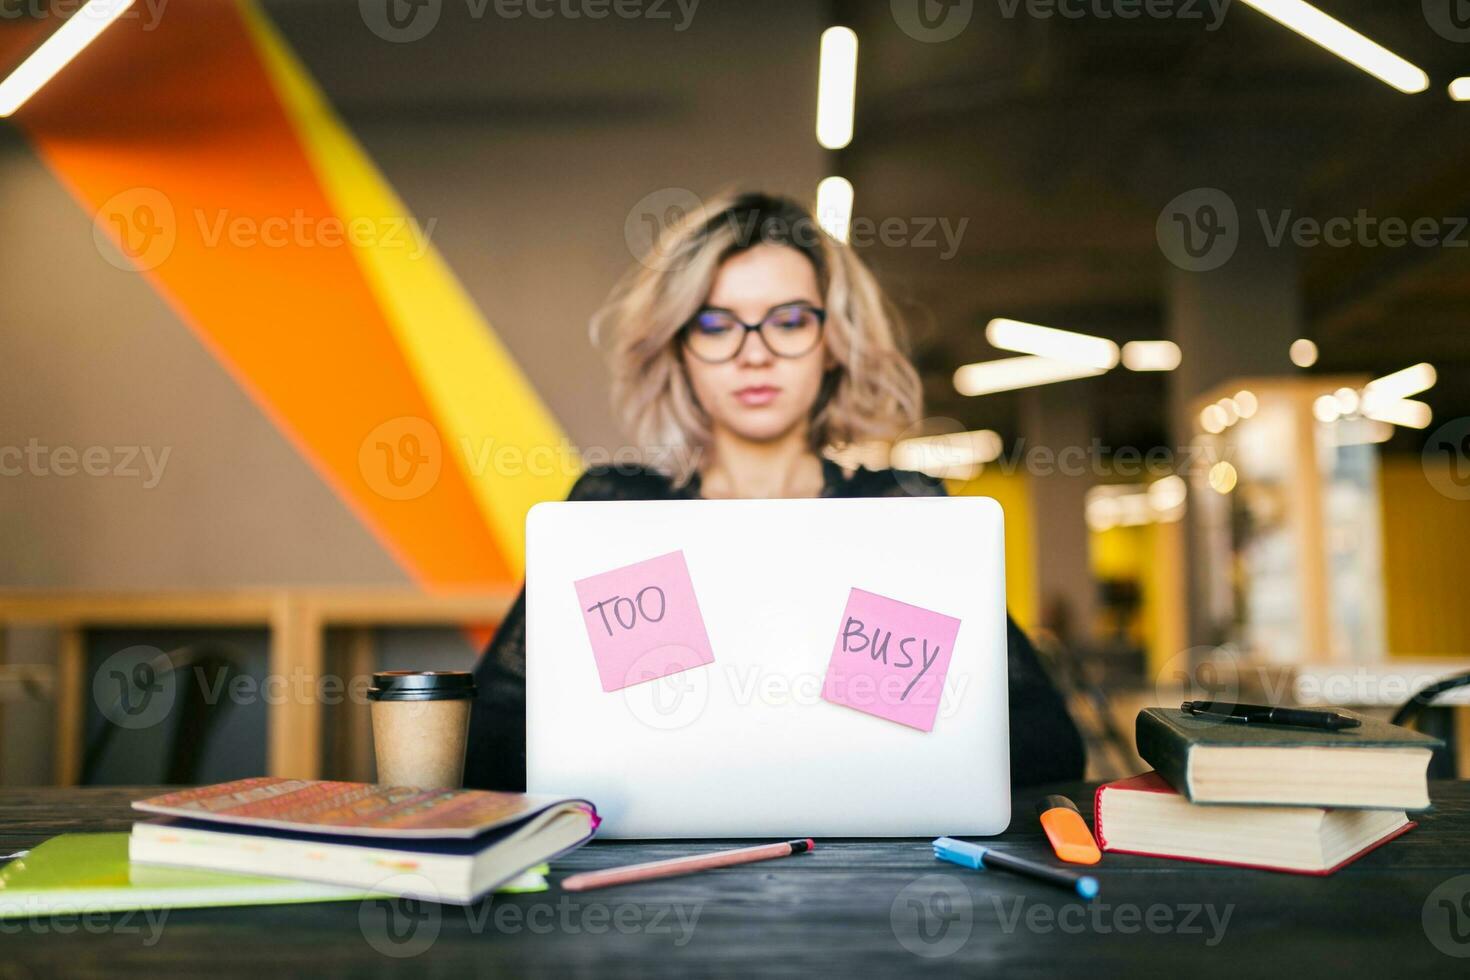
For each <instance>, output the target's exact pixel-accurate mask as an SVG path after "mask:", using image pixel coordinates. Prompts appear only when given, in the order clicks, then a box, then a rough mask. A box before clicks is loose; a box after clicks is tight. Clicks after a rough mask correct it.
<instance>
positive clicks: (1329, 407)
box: [1312, 395, 1342, 423]
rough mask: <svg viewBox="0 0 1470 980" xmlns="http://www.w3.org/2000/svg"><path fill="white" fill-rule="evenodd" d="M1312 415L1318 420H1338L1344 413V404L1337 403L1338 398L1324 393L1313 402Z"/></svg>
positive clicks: (1328, 421) (1326, 421)
mask: <svg viewBox="0 0 1470 980" xmlns="http://www.w3.org/2000/svg"><path fill="white" fill-rule="evenodd" d="M1312 415H1313V416H1314V417H1315V418H1316V419H1317V421H1318V422H1324V423H1332V422H1336V421H1337V419H1338V417H1339V416H1340V415H1342V406H1341V405H1339V404H1337V399H1336V398H1334V397H1332V396H1331V395H1322V396H1321V397H1319V398H1318V399H1317V400H1316V401H1314V402H1312Z"/></svg>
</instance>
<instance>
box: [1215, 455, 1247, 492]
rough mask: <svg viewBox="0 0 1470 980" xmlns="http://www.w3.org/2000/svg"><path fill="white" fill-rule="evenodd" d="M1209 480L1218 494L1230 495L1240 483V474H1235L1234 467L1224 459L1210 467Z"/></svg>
mask: <svg viewBox="0 0 1470 980" xmlns="http://www.w3.org/2000/svg"><path fill="white" fill-rule="evenodd" d="M1209 480H1210V487H1211V489H1213V490H1214V491H1215V492H1216V493H1229V492H1230V491H1232V490H1234V489H1235V485H1236V483H1238V482H1240V474H1239V473H1237V472H1235V467H1234V466H1232V465H1230V464H1229V463H1228V462H1226V461H1225V460H1223V459H1222V460H1220V462H1218V463H1216V464H1215V465H1214V466H1211V467H1210V476H1209Z"/></svg>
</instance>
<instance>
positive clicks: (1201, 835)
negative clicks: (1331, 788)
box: [1093, 772, 1415, 875]
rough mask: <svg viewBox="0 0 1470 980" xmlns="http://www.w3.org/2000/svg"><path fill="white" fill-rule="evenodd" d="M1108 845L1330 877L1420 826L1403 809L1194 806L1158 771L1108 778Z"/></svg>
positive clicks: (1103, 843)
mask: <svg viewBox="0 0 1470 980" xmlns="http://www.w3.org/2000/svg"><path fill="white" fill-rule="evenodd" d="M1093 815H1094V826H1095V828H1096V832H1097V843H1098V846H1099V847H1101V848H1102V849H1103V850H1104V851H1118V852H1121V853H1124V854H1143V855H1146V856H1149V857H1163V858H1177V859H1180V860H1186V861H1204V862H1207V863H1211V864H1232V865H1239V866H1241V867H1247V868H1264V869H1267V870H1270V871H1291V872H1295V873H1296V874H1311V875H1328V874H1331V873H1332V872H1334V871H1336V870H1337V869H1338V868H1341V867H1343V866H1344V865H1347V864H1351V863H1352V862H1354V861H1356V860H1357V859H1358V858H1360V857H1362V856H1363V855H1364V854H1367V853H1368V852H1369V851H1371V850H1373V849H1374V848H1376V847H1378V846H1380V845H1382V844H1385V843H1387V842H1388V841H1391V840H1393V839H1394V838H1395V837H1397V836H1399V835H1400V834H1402V833H1405V832H1406V831H1408V830H1410V829H1411V828H1413V827H1414V826H1415V824H1414V823H1413V821H1411V820H1409V818H1408V816H1407V815H1405V814H1404V813H1403V811H1393V810H1341V809H1339V810H1331V809H1327V808H1325V807H1295V806H1292V807H1288V806H1195V805H1194V804H1193V803H1190V802H1189V801H1188V800H1186V799H1185V798H1184V797H1183V796H1181V795H1179V793H1177V792H1175V790H1174V788H1173V787H1172V786H1170V785H1169V784H1168V783H1167V782H1165V781H1164V779H1163V777H1162V776H1160V775H1159V774H1158V773H1156V772H1147V773H1144V774H1143V775H1141V776H1134V777H1133V778H1132V779H1124V780H1121V781H1119V782H1115V783H1105V784H1103V785H1102V786H1099V787H1098V788H1097V798H1096V801H1095V804H1094V810H1093Z"/></svg>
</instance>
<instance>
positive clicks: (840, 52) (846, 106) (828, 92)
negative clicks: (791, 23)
mask: <svg viewBox="0 0 1470 980" xmlns="http://www.w3.org/2000/svg"><path fill="white" fill-rule="evenodd" d="M857 49H858V40H857V35H856V34H854V33H853V32H852V29H851V28H847V27H829V28H827V29H826V30H825V31H823V32H822V56H821V67H820V68H819V69H818V74H817V142H818V143H820V144H822V146H824V147H826V148H827V149H829V150H840V149H842V148H843V147H844V146H846V145H847V144H849V143H851V142H852V117H853V103H854V100H855V99H856V98H857Z"/></svg>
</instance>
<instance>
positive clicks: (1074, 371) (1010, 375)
mask: <svg viewBox="0 0 1470 980" xmlns="http://www.w3.org/2000/svg"><path fill="white" fill-rule="evenodd" d="M1102 373H1103V372H1102V371H1099V370H1097V369H1096V368H1090V367H1084V366H1083V365H1080V364H1072V363H1068V362H1066V361H1054V360H1052V359H1051V358H1049V357H1003V358H1001V359H1000V360H998V361H982V362H980V363H979V364H966V365H965V366H964V367H962V368H960V369H959V370H958V371H956V372H955V373H954V387H955V390H956V391H958V392H959V393H960V394H962V395H971V396H975V395H993V394H995V393H996V392H998V391H1014V390H1016V389H1017V388H1031V387H1034V386H1036V385H1049V384H1053V383H1054V382H1057V381H1075V380H1076V379H1078V378H1091V377H1095V376H1096V375H1099V374H1102Z"/></svg>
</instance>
